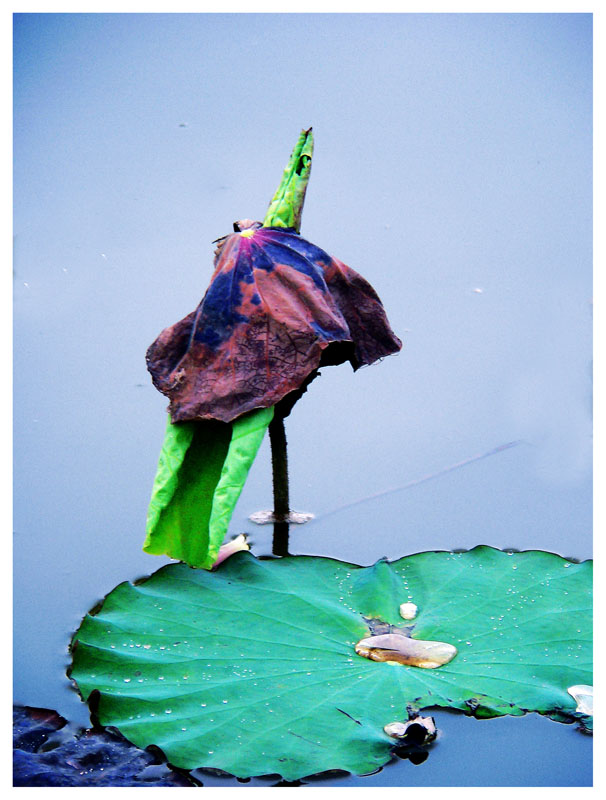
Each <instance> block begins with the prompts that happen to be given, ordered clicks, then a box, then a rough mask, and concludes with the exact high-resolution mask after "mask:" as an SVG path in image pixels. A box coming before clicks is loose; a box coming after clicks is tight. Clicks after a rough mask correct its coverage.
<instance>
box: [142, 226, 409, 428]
mask: <svg viewBox="0 0 606 800" xmlns="http://www.w3.org/2000/svg"><path fill="white" fill-rule="evenodd" d="M401 346H402V343H401V342H400V340H399V339H398V338H397V337H396V336H395V335H394V333H393V331H392V330H391V328H390V326H389V322H388V320H387V317H386V315H385V311H384V309H383V306H382V305H381V301H380V300H379V298H378V296H377V294H376V292H375V291H374V289H373V288H372V286H371V285H370V284H369V283H368V282H367V281H366V280H364V278H362V276H361V275H358V273H357V272H355V271H354V270H352V269H350V268H349V267H347V266H346V265H345V264H343V263H342V262H340V261H338V260H337V259H333V258H331V257H330V256H329V255H328V254H327V253H325V252H324V250H321V249H320V248H319V247H316V245H314V244H311V242H308V241H306V240H305V239H302V238H301V236H299V235H298V234H297V233H296V232H295V231H294V230H290V229H284V228H263V227H260V223H258V222H257V223H253V222H251V221H250V220H246V221H243V222H242V223H241V230H240V232H237V233H234V234H231V235H230V236H227V237H225V238H224V239H223V240H221V243H220V245H219V248H218V250H217V256H216V260H215V271H214V274H213V277H212V279H211V283H210V286H209V288H208V290H207V292H206V294H205V296H204V298H203V300H202V302H201V303H200V305H199V306H198V308H197V310H196V311H194V312H192V313H191V314H189V315H188V316H187V317H185V319H183V320H181V321H180V322H178V323H176V324H175V325H173V326H172V327H170V328H167V329H166V330H164V331H163V332H162V333H161V334H160V336H159V337H158V338H157V339H156V341H155V342H154V343H153V344H152V345H151V347H150V348H149V350H148V352H147V365H148V369H149V371H150V372H151V374H152V378H153V381H154V384H155V385H156V387H157V388H158V389H159V390H160V391H161V392H163V393H164V394H166V395H167V396H168V397H169V398H170V407H169V410H170V413H171V418H172V421H173V422H183V421H188V420H202V419H219V420H222V421H224V422H229V421H231V420H233V419H235V418H236V417H239V416H240V415H242V414H244V413H246V412H247V411H251V410H252V409H255V408H266V407H270V406H274V405H275V404H276V403H277V402H278V401H279V400H281V399H282V398H283V397H285V396H286V395H287V394H289V393H290V392H293V391H294V390H296V389H299V387H301V386H302V384H303V383H304V382H305V381H306V379H307V378H308V377H309V375H310V374H311V373H312V372H314V370H316V369H317V368H318V367H319V366H321V365H322V364H340V363H343V362H344V361H349V362H350V363H351V365H352V367H353V368H354V369H357V368H358V367H360V366H363V365H365V364H372V363H373V362H374V361H376V360H377V359H379V358H382V357H383V356H386V355H389V354H390V353H395V352H397V351H398V350H400V348H401Z"/></svg>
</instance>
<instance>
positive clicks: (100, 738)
mask: <svg viewBox="0 0 606 800" xmlns="http://www.w3.org/2000/svg"><path fill="white" fill-rule="evenodd" d="M57 732H59V733H57ZM195 783H196V782H195V781H194V780H193V779H190V778H189V777H188V776H186V775H183V774H182V773H180V772H175V771H173V770H171V769H170V768H169V767H168V766H167V765H166V764H165V763H160V759H158V758H157V757H155V756H154V755H152V753H150V752H146V751H144V750H140V749H139V748H138V747H135V746H134V745H132V744H130V743H129V742H127V741H126V739H124V737H123V736H121V735H120V734H119V733H117V732H110V731H92V730H88V731H80V732H79V733H78V734H77V735H76V734H75V733H74V731H73V729H72V728H71V726H69V725H68V724H67V723H66V720H65V719H63V717H60V716H59V715H58V714H57V713H56V712H55V711H49V710H48V709H44V708H29V707H22V706H16V707H15V708H14V709H13V785H14V786H86V787H88V786H194V785H195Z"/></svg>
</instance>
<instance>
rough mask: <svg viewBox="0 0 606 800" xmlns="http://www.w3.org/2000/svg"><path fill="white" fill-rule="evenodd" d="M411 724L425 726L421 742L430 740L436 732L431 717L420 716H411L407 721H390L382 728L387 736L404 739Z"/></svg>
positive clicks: (434, 736)
mask: <svg viewBox="0 0 606 800" xmlns="http://www.w3.org/2000/svg"><path fill="white" fill-rule="evenodd" d="M411 725H420V726H421V727H422V728H425V730H426V734H425V740H424V742H423V744H426V743H427V742H432V741H433V740H434V739H435V738H436V736H437V734H438V731H437V728H436V724H435V722H434V719H433V717H420V716H419V717H412V718H411V719H409V720H408V721H407V722H390V723H389V724H388V725H385V727H384V728H383V730H384V731H385V733H386V734H387V735H388V736H391V737H392V739H405V738H406V736H407V733H408V730H409V728H410V726H411Z"/></svg>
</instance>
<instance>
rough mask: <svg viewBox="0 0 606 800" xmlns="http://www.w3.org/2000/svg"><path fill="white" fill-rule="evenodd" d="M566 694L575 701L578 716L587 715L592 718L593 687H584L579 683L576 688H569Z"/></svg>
mask: <svg viewBox="0 0 606 800" xmlns="http://www.w3.org/2000/svg"><path fill="white" fill-rule="evenodd" d="M567 691H568V694H569V695H572V697H574V699H575V700H576V701H577V707H576V710H577V711H578V712H579V713H580V714H588V715H589V716H591V717H592V716H593V686H586V685H585V684H582V683H579V684H577V685H576V686H569V687H568V689H567Z"/></svg>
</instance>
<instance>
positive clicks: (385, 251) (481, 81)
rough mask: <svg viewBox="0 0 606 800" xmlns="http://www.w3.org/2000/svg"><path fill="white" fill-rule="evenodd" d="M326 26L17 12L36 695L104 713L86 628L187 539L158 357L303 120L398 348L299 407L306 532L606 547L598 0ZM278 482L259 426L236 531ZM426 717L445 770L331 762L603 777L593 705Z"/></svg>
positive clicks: (320, 193) (398, 544) (481, 773)
mask: <svg viewBox="0 0 606 800" xmlns="http://www.w3.org/2000/svg"><path fill="white" fill-rule="evenodd" d="M304 22H305V30H306V35H305V37H304V38H305V41H302V38H301V35H300V25H301V23H302V18H301V17H300V16H299V15H270V16H269V17H266V18H264V19H260V18H259V16H257V15H234V16H224V15H205V14H199V15H182V14H174V15H166V16H158V15H154V14H144V15H131V14H124V15H103V14H101V15H88V14H83V15H70V14H67V15H65V14H53V15H44V14H42V15H40V14H28V15H17V17H16V34H15V37H16V38H15V227H14V231H15V262H14V279H15V312H14V319H15V394H14V424H15V437H14V438H15V477H14V481H15V510H14V528H15V539H14V565H15V580H14V586H15V650H14V652H15V673H14V675H15V701H16V702H18V703H21V704H26V705H30V706H40V707H46V708H53V709H56V710H57V711H59V713H61V714H62V715H63V716H65V717H66V718H68V719H70V720H72V721H74V722H76V723H79V724H81V725H83V726H84V725H87V724H88V714H87V710H86V707H85V706H84V705H83V704H82V703H81V702H80V700H79V698H78V696H77V694H76V693H75V691H73V689H72V688H70V685H69V682H68V680H67V678H66V677H65V670H66V667H67V665H68V654H67V645H68V642H69V639H70V637H71V635H72V633H73V632H74V631H75V629H76V628H77V627H78V625H79V623H80V620H81V619H82V617H83V615H84V614H85V613H86V612H87V611H88V610H89V609H91V608H92V607H93V606H94V605H95V604H96V603H97V602H98V601H99V600H100V599H101V598H102V597H104V596H105V595H106V594H107V593H108V592H109V591H110V590H111V589H112V588H113V587H114V586H115V585H116V584H118V583H120V582H122V581H128V580H130V581H132V580H135V579H137V578H139V577H141V576H143V575H147V574H150V573H151V572H154V571H155V570H157V569H158V568H159V567H160V566H161V565H162V564H163V563H166V562H167V559H163V558H160V557H154V556H150V555H147V554H145V553H143V552H142V550H141V546H142V543H143V539H144V528H145V515H146V507H147V502H148V500H149V495H150V491H151V485H152V481H153V477H154V473H155V468H156V462H157V457H158V453H159V449H160V446H161V442H162V436H163V431H164V425H165V407H166V403H165V399H164V398H163V397H162V396H161V395H160V394H159V393H158V392H157V391H156V390H155V389H154V388H153V387H152V385H151V381H150V379H149V376H148V374H147V372H146V368H145V359H144V355H145V350H146V348H147V346H148V345H149V344H150V343H151V342H152V341H153V339H154V338H155V337H156V336H157V334H158V333H159V331H160V330H161V329H162V328H164V327H165V326H167V325H169V324H172V323H173V322H175V321H176V320H178V319H180V318H182V317H183V316H184V315H185V314H187V313H189V311H191V310H192V309H193V308H195V307H196V305H197V304H198V302H199V300H200V298H201V296H202V294H203V292H204V290H205V288H206V286H207V284H208V280H209V277H210V274H211V260H212V250H213V245H212V244H211V243H212V241H213V240H214V239H216V238H218V237H219V236H221V235H223V234H225V233H228V232H229V231H230V230H231V225H232V222H233V220H235V219H240V218H242V217H246V216H250V217H256V218H262V217H263V215H264V212H265V208H266V206H267V203H268V202H269V200H270V198H271V195H272V193H273V191H274V189H275V186H276V185H277V182H278V180H279V178H280V175H281V170H282V168H283V166H284V164H285V163H286V159H287V157H288V154H289V152H290V150H291V148H292V146H293V145H294V142H295V140H296V137H297V135H298V132H299V130H300V128H301V127H303V126H306V127H307V126H309V125H310V124H313V126H314V132H315V134H316V155H315V158H314V167H313V169H312V177H311V183H310V188H309V191H308V198H307V201H306V208H305V211H304V215H303V225H302V233H303V235H304V236H305V237H306V238H308V239H310V240H311V241H313V242H315V243H317V244H318V245H319V246H321V247H322V248H324V249H325V250H327V251H328V252H330V253H331V254H334V255H336V256H338V257H339V258H341V259H342V260H343V261H345V262H346V263H348V264H350V265H351V266H352V267H353V268H355V269H357V270H358V271H360V272H361V273H362V274H363V275H364V276H365V277H366V278H367V279H368V280H369V281H370V282H371V283H372V284H373V285H374V287H375V288H376V289H377V291H378V293H379V295H380V296H381V298H382V300H383V302H384V305H385V307H386V310H387V313H388V315H389V318H390V321H391V324H392V326H393V328H394V330H395V332H396V333H397V334H398V335H399V336H400V338H402V340H403V341H404V349H403V351H402V352H401V353H400V354H398V355H397V356H394V357H389V358H387V359H385V360H384V361H383V362H382V363H380V364H377V365H374V366H372V367H369V368H365V369H362V370H360V371H359V372H358V373H356V374H353V373H352V371H351V369H350V368H349V366H347V365H345V366H341V367H331V368H326V369H324V370H322V375H321V377H320V378H318V379H317V380H316V381H315V382H314V383H313V384H312V386H311V387H310V389H309V391H308V393H307V394H306V395H305V396H304V398H303V399H302V400H301V402H300V403H299V404H298V405H297V406H296V408H295V409H294V411H293V413H292V415H291V416H290V417H289V418H288V420H287V435H288V441H289V453H290V467H291V498H292V502H293V506H294V508H295V509H296V510H299V511H308V512H313V513H314V514H315V515H316V518H315V520H314V521H313V522H310V523H307V524H306V525H302V526H300V527H293V528H292V530H291V552H293V553H300V554H318V555H324V556H331V557H334V558H339V559H342V560H345V561H349V562H354V563H358V564H371V563H374V562H375V561H376V560H377V559H378V558H381V557H382V556H386V557H387V558H389V559H396V558H399V557H401V556H403V555H407V554H411V553H415V552H419V551H422V550H449V549H458V548H470V547H474V546H475V545H478V544H486V545H492V546H494V547H499V548H516V549H519V550H527V549H542V550H547V551H551V552H556V553H559V554H561V555H563V556H566V557H570V558H574V559H578V560H583V559H586V558H589V557H591V545H592V535H591V518H592V510H591V391H592V388H591V357H592V356H591V313H592V305H591V293H592V286H591V17H590V16H589V15H583V14H574V15H566V14H560V15H557V14H556V15H549V14H546V15H533V14H524V15H516V14H512V15H507V14H506V15H491V14H479V15H465V14H454V15H448V14H447V15H425V14H415V15H405V14H403V15H394V16H390V15H364V16H363V17H360V16H357V15H328V16H326V17H324V16H316V15H308V16H306V17H305V19H304ZM276 64H278V66H279V68H277V67H276ZM301 64H305V65H306V66H305V69H304V71H303V72H304V74H302V73H301ZM303 78H304V79H303ZM293 87H296V91H294V89H293ZM514 443H515V444H514ZM508 444H511V445H512V446H510V447H506V448H503V447H501V446H503V445H508ZM492 451H495V452H492ZM491 452H492V454H491V455H488V453H491ZM479 456H485V457H483V458H479ZM270 474H271V473H270V464H269V447H268V443H267V442H264V444H263V446H262V448H261V451H260V453H259V456H258V458H257V461H256V462H255V464H254V465H253V469H252V471H251V474H250V477H249V480H248V483H247V484H246V486H245V489H244V491H243V493H242V496H241V498H240V501H239V503H238V506H237V508H236V511H235V514H234V517H233V521H232V526H231V533H232V534H236V533H240V532H242V531H246V532H248V533H249V535H250V537H251V539H252V542H253V552H254V553H256V554H259V555H261V554H267V553H269V552H270V550H271V533H272V531H271V527H270V526H255V525H253V524H252V523H251V522H249V520H248V516H249V515H250V514H251V513H253V512H255V511H258V510H260V509H264V508H268V507H269V506H270V505H271V485H270ZM425 479H426V480H425ZM391 489H393V490H394V491H389V492H388V490H391ZM435 718H436V722H437V725H438V728H439V729H440V731H441V736H440V738H439V740H438V741H437V743H436V744H435V745H434V746H433V747H432V748H431V749H430V754H429V758H428V759H427V760H426V761H425V762H424V763H422V764H419V765H417V766H415V765H413V764H411V763H410V762H409V761H401V762H398V763H395V764H394V765H390V766H388V767H386V768H385V769H383V770H382V771H381V772H379V773H377V774H376V775H374V776H370V777H368V778H356V777H353V776H352V777H343V776H340V777H336V778H334V779H330V780H328V779H326V778H324V779H323V782H317V783H314V784H313V785H318V786H320V785H324V784H325V785H331V786H333V785H334V786H349V785H356V786H373V785H386V786H400V785H401V786H412V785H425V786H446V785H455V786H457V785H462V786H467V785H469V786H472V785H504V786H518V785H530V786H554V785H555V786H585V785H590V784H591V780H592V772H591V747H592V744H591V739H590V738H589V737H587V736H584V735H583V734H581V733H579V732H578V731H577V730H576V729H575V727H574V726H570V725H569V726H566V725H560V724H557V723H554V722H551V721H549V720H547V719H543V718H541V717H539V716H538V715H534V714H533V715H528V716H526V717H524V718H501V719H495V720H484V721H478V720H475V719H471V718H466V717H464V716H462V715H457V714H453V713H449V712H445V711H438V712H436V713H435ZM201 779H202V780H203V782H204V783H205V785H215V784H217V783H220V784H221V785H234V786H243V787H244V786H249V785H267V782H263V781H258V780H257V781H252V782H251V783H249V784H240V783H238V782H236V781H235V780H233V779H232V780H231V781H225V779H218V778H213V777H211V776H207V775H205V776H201Z"/></svg>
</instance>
